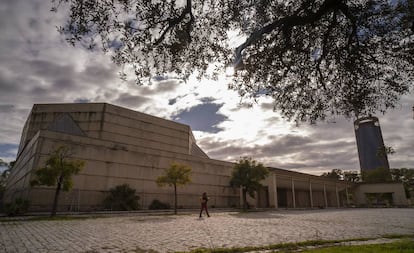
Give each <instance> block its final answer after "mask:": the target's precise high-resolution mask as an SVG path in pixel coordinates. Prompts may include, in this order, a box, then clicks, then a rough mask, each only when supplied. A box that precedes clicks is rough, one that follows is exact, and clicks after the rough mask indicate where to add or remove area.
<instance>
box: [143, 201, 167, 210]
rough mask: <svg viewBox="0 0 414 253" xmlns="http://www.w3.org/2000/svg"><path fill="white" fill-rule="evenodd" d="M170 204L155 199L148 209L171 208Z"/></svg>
mask: <svg viewBox="0 0 414 253" xmlns="http://www.w3.org/2000/svg"><path fill="white" fill-rule="evenodd" d="M170 208H171V207H170V204H168V203H164V202H161V201H159V200H158V199H154V200H153V201H152V202H151V204H150V205H149V207H148V209H150V210H159V209H170Z"/></svg>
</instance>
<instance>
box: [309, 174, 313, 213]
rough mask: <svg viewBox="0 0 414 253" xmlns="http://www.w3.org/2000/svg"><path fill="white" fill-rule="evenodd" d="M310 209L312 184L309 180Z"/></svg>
mask: <svg viewBox="0 0 414 253" xmlns="http://www.w3.org/2000/svg"><path fill="white" fill-rule="evenodd" d="M309 198H310V207H311V208H313V195H312V182H311V181H310V180H309Z"/></svg>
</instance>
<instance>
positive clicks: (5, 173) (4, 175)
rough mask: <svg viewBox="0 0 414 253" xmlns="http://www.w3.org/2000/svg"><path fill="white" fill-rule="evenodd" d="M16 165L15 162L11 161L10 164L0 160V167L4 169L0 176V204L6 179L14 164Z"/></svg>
mask: <svg viewBox="0 0 414 253" xmlns="http://www.w3.org/2000/svg"><path fill="white" fill-rule="evenodd" d="M15 163H16V161H12V162H9V163H7V162H5V161H3V160H2V159H0V167H5V168H6V169H5V170H3V171H2V172H1V174H0V203H1V202H2V199H3V193H4V191H5V190H6V181H7V178H8V177H9V175H10V171H11V169H12V168H13V166H14V164H15Z"/></svg>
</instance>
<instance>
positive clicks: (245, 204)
mask: <svg viewBox="0 0 414 253" xmlns="http://www.w3.org/2000/svg"><path fill="white" fill-rule="evenodd" d="M246 193H247V191H246V189H244V188H243V189H242V194H243V211H246V210H247V196H246Z"/></svg>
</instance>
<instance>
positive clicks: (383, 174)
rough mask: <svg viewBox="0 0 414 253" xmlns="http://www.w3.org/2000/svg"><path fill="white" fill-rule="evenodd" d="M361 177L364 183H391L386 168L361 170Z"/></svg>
mask: <svg viewBox="0 0 414 253" xmlns="http://www.w3.org/2000/svg"><path fill="white" fill-rule="evenodd" d="M361 177H362V181H364V182H366V183H386V182H392V178H391V173H390V170H389V169H386V168H377V169H371V170H362V172H361Z"/></svg>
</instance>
